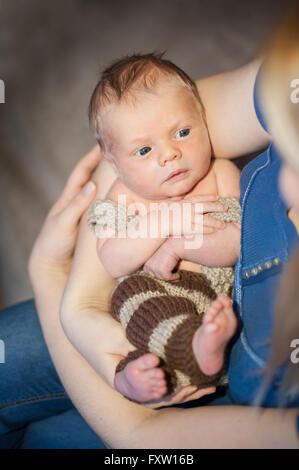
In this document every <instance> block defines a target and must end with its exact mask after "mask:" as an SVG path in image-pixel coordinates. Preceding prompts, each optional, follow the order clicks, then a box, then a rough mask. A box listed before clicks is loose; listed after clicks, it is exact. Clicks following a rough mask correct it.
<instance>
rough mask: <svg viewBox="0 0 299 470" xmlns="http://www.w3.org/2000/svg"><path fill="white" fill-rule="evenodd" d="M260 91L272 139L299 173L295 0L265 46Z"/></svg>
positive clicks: (298, 31) (298, 52) (298, 62)
mask: <svg viewBox="0 0 299 470" xmlns="http://www.w3.org/2000/svg"><path fill="white" fill-rule="evenodd" d="M296 90H298V91H296ZM261 94H262V97H263V105H264V113H265V117H266V121H267V125H268V127H269V131H270V133H271V135H272V137H273V140H274V142H275V144H276V146H277V148H278V149H279V151H280V153H281V154H282V156H283V158H284V159H285V160H286V161H287V163H288V164H289V165H290V166H291V167H292V168H293V169H294V170H295V171H296V172H297V173H298V174H299V156H298V149H299V4H298V2H296V3H295V4H294V5H293V6H292V7H291V8H290V9H289V10H288V12H287V14H286V15H285V18H284V20H283V21H282V22H281V23H280V25H279V26H278V27H277V28H276V30H275V32H274V34H273V35H272V37H271V39H270V40H269V41H268V44H267V45H266V47H265V62H264V64H263V70H262V76H261Z"/></svg>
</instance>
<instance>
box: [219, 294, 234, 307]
mask: <svg viewBox="0 0 299 470" xmlns="http://www.w3.org/2000/svg"><path fill="white" fill-rule="evenodd" d="M218 300H219V301H220V302H221V304H222V306H223V307H224V308H229V307H231V306H232V301H231V299H230V298H229V297H228V296H227V295H225V294H221V295H220V296H219V297H218Z"/></svg>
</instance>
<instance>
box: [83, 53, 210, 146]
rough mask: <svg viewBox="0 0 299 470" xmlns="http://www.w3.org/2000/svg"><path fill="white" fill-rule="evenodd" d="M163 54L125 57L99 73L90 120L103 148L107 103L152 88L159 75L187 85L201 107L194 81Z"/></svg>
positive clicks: (92, 99)
mask: <svg viewBox="0 0 299 470" xmlns="http://www.w3.org/2000/svg"><path fill="white" fill-rule="evenodd" d="M163 55H164V52H163V53H157V52H153V53H149V54H134V55H131V56H125V57H122V58H121V59H118V60H116V61H115V62H113V63H112V65H110V66H109V67H108V68H106V69H105V70H104V71H103V72H102V75H101V78H100V80H99V82H98V83H97V85H96V87H95V89H94V91H93V93H92V96H91V100H90V103H89V123H90V125H91V127H92V128H93V130H94V133H95V136H96V139H97V141H98V143H99V145H100V147H101V148H102V149H105V143H104V139H103V135H102V132H101V129H100V112H101V110H102V109H103V108H104V107H105V106H106V105H109V104H112V103H119V102H120V101H121V100H122V99H123V98H124V97H126V96H128V94H129V93H130V92H131V93H132V91H133V90H134V89H135V90H136V89H137V88H138V89H143V90H153V88H154V87H155V86H156V84H157V82H158V81H159V79H161V77H164V78H168V79H175V80H176V81H177V82H178V83H179V84H180V85H183V86H185V87H186V88H188V89H189V90H190V91H191V93H192V94H193V95H194V98H195V99H196V100H197V101H198V103H199V104H200V106H201V108H202V109H203V105H202V102H201V100H200V96H199V93H198V90H197V87H196V84H195V83H194V81H193V80H192V79H191V78H190V77H189V76H188V75H187V74H186V72H184V71H183V70H182V69H181V68H180V67H178V66H177V65H175V64H173V63H172V62H171V61H169V60H166V59H164V58H163Z"/></svg>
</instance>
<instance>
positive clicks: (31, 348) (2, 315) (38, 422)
mask: <svg viewBox="0 0 299 470" xmlns="http://www.w3.org/2000/svg"><path fill="white" fill-rule="evenodd" d="M0 339H1V340H2V341H3V342H4V351H5V357H4V359H3V357H2V361H1V357H0V449H7V448H21V449H105V448H106V447H105V446H104V444H103V442H102V441H101V440H100V438H99V437H98V436H97V435H96V434H95V433H94V432H93V431H92V430H91V428H90V427H89V426H88V425H87V423H86V422H85V421H84V420H83V419H82V417H81V416H80V415H79V413H78V412H77V411H76V409H75V408H74V407H73V405H72V402H71V401H70V399H69V398H68V396H67V394H66V392H65V390H64V388H63V386H62V385H61V382H60V380H59V378H58V375H57V373H56V371H55V368H54V366H53V364H52V361H51V358H50V355H49V352H48V349H47V346H46V344H45V341H44V338H43V335H42V331H41V328H40V324H39V320H38V317H37V313H36V309H35V304H34V301H33V300H29V301H27V302H24V303H20V304H17V305H14V306H12V307H9V308H7V309H5V310H1V311H0ZM2 346H3V343H2ZM3 360H5V362H4V363H3Z"/></svg>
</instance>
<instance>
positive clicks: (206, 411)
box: [29, 166, 298, 449]
mask: <svg viewBox="0 0 299 470" xmlns="http://www.w3.org/2000/svg"><path fill="white" fill-rule="evenodd" d="M82 169H83V170H84V168H82V166H79V167H78V168H77V170H78V171H76V172H75V175H73V176H75V178H72V180H71V182H72V183H74V181H75V182H76V181H77V183H76V184H71V188H72V190H71V191H70V187H67V188H66V190H65V192H64V196H65V197H64V199H62V198H60V199H59V201H58V202H57V204H56V205H55V211H53V210H52V211H51V212H50V214H49V216H48V217H47V219H46V223H45V224H44V227H43V229H42V231H41V233H40V235H39V236H38V239H37V241H36V243H35V246H34V249H33V252H32V254H31V256H30V262H29V274H30V279H31V282H32V286H33V289H34V293H35V301H36V305H37V310H38V314H39V318H40V322H41V325H42V329H43V333H44V336H45V340H46V343H47V346H48V348H49V352H50V354H51V357H52V360H53V362H54V365H55V367H56V370H57V372H58V374H59V376H60V379H61V381H62V383H63V385H64V387H65V389H66V391H67V393H68V395H69V396H70V398H71V400H72V401H73V403H74V405H75V406H76V407H77V409H78V410H79V412H80V413H81V414H82V416H83V417H84V419H85V420H86V421H87V422H88V423H89V425H90V426H91V427H92V428H93V429H94V430H95V432H96V433H98V435H99V436H101V438H102V439H103V440H104V441H105V442H106V443H107V445H108V446H111V447H113V448H157V449H158V448H169V449H170V448H184V449H186V448H252V447H258V448H271V447H274V448H277V447H279V448H282V447H298V439H297V435H296V430H295V418H296V414H297V413H298V410H294V409H288V410H286V411H285V412H284V413H283V414H282V413H281V411H278V410H273V409H266V410H264V411H263V412H262V413H260V414H258V413H257V412H256V411H255V410H253V409H252V408H249V407H239V406H235V407H228V406H227V407H205V408H192V409H178V408H171V409H170V408H167V409H162V410H160V411H154V410H150V409H148V408H145V407H144V406H141V405H138V404H135V403H132V402H130V401H129V400H127V399H126V398H124V397H122V396H121V395H120V394H119V393H118V392H116V391H115V390H114V389H113V388H111V387H110V386H109V385H107V384H106V383H105V382H104V380H103V379H102V378H101V377H99V375H98V374H97V373H96V372H95V371H94V370H93V369H92V368H91V366H89V364H88V363H87V362H86V361H85V359H84V358H83V357H82V356H81V355H80V354H79V353H78V351H76V350H75V349H74V347H73V346H72V345H71V344H70V343H69V341H68V340H67V338H66V337H65V335H64V332H63V330H62V328H61V325H60V321H59V304H60V300H61V296H62V293H63V290H64V287H65V282H66V277H67V266H69V264H70V262H71V259H72V252H73V249H74V246H75V241H76V236H77V225H78V221H79V219H80V216H81V214H82V212H83V211H84V210H85V209H86V207H87V205H88V203H90V202H91V200H92V196H94V195H93V194H91V195H90V196H89V197H87V199H86V197H85V198H84V196H82V194H81V193H80V194H79V197H77V196H76V194H77V193H78V192H79V189H78V187H79V188H80V187H81V183H82V181H83V183H84V182H86V180H87V177H86V175H85V176H84V175H83V173H84V171H85V170H84V171H83V173H82ZM80 175H81V176H80ZM76 187H77V191H76ZM84 225H85V224H84ZM85 268H86V266H85ZM87 269H88V268H87ZM94 288H95V299H96V303H97V307H98V305H101V302H103V299H104V300H105V299H106V297H107V296H108V290H109V288H110V286H109V283H107V282H106V281H105V280H103V279H102V278H100V279H98V280H97V285H96V282H95V281H94ZM106 290H107V291H106ZM101 299H102V300H101ZM104 303H105V302H104ZM104 314H105V313H104ZM100 315H101V314H100Z"/></svg>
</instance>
